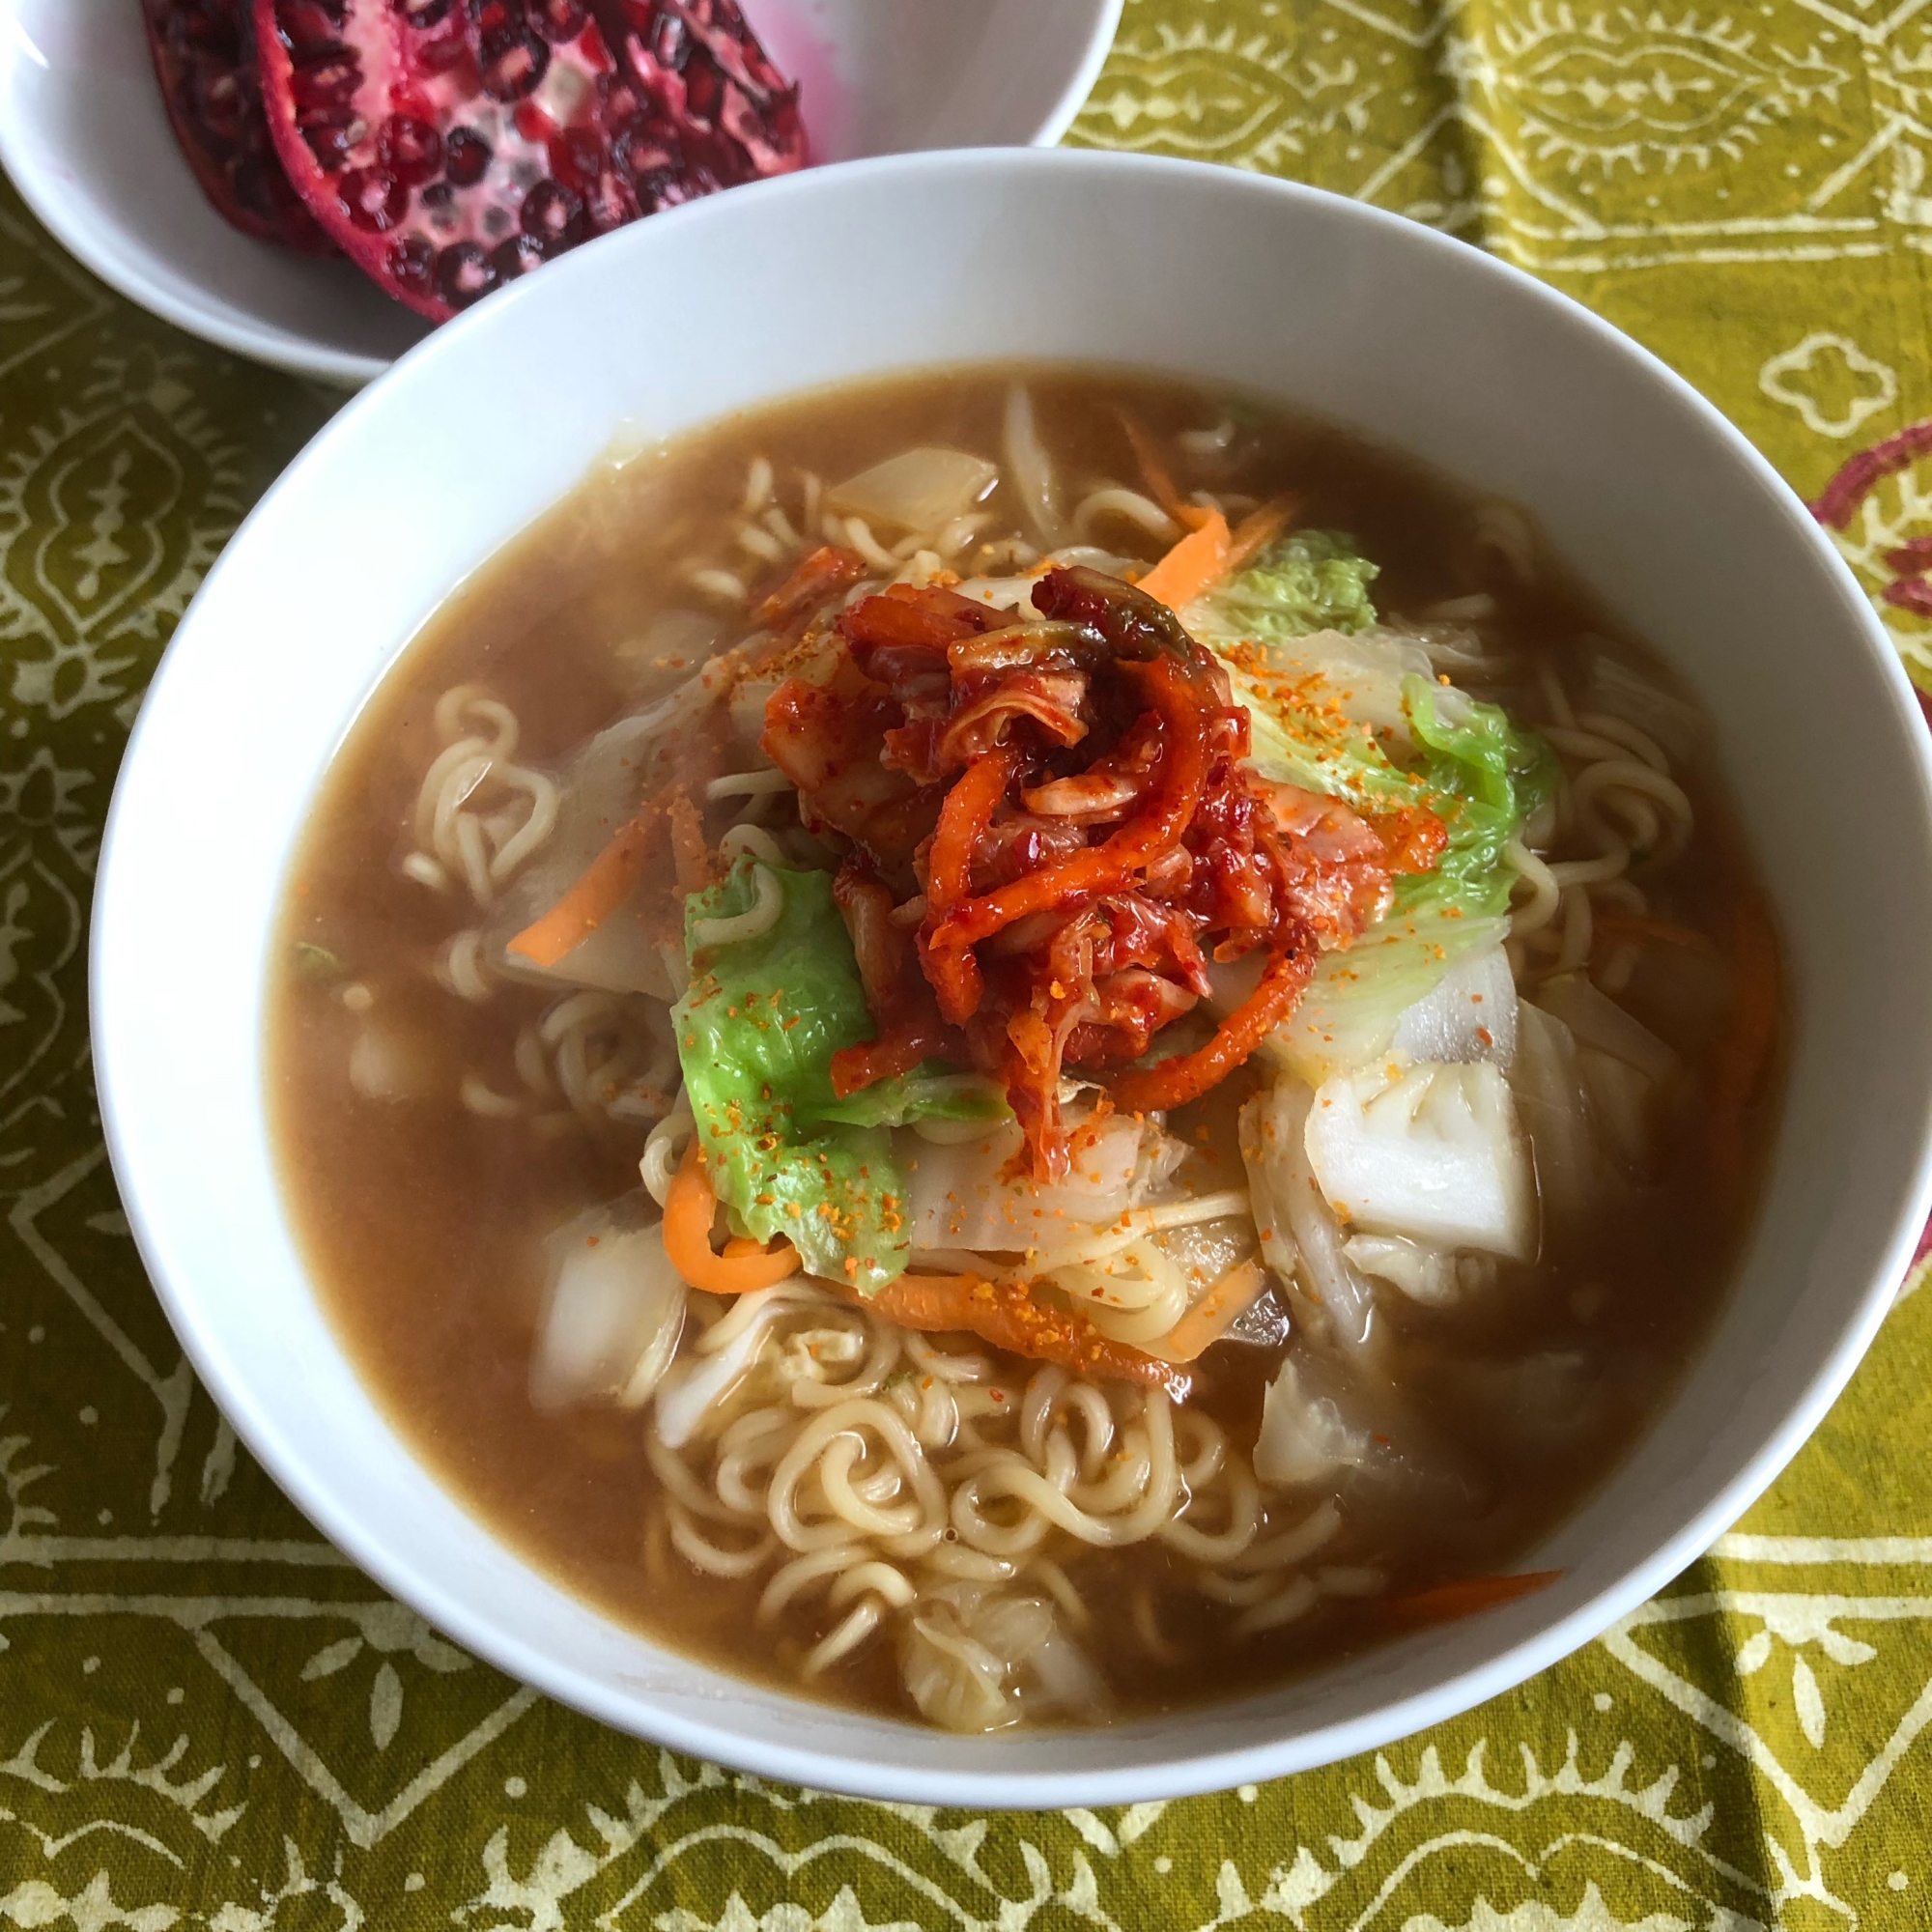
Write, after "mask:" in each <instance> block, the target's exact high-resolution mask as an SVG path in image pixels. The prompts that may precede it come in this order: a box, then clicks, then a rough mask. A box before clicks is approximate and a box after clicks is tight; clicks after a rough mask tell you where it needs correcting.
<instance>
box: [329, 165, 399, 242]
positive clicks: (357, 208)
mask: <svg viewBox="0 0 1932 1932" xmlns="http://www.w3.org/2000/svg"><path fill="white" fill-rule="evenodd" d="M335 191H336V193H337V194H338V195H339V196H340V197H341V199H342V212H343V213H345V214H346V215H348V217H349V218H350V220H351V221H353V222H354V223H355V225H356V227H357V228H359V229H361V230H362V231H363V233H364V234H367V235H386V234H387V233H388V232H389V230H390V229H392V228H393V227H394V226H395V225H396V223H397V222H399V221H400V220H401V219H402V218H403V216H404V215H406V214H407V213H409V212H410V191H409V189H408V188H406V187H405V186H404V185H402V183H401V182H399V181H398V180H397V179H396V178H395V176H394V175H392V174H390V173H389V172H388V171H387V170H386V169H384V168H351V169H350V170H349V171H348V173H346V174H345V175H344V176H343V177H342V179H341V180H340V181H338V182H337V183H336V184H335Z"/></svg>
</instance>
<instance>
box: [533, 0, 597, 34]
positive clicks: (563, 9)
mask: <svg viewBox="0 0 1932 1932" xmlns="http://www.w3.org/2000/svg"><path fill="white" fill-rule="evenodd" d="M529 10H530V24H531V26H533V27H534V28H535V29H536V30H537V32H538V33H540V34H541V35H542V36H543V37H544V39H545V40H547V41H554V42H555V43H557V44H559V45H561V44H562V43H563V42H565V41H574V40H575V39H576V38H577V37H578V35H579V34H581V33H582V31H583V28H584V23H585V22H586V21H588V19H589V18H590V10H589V9H588V8H587V7H585V6H583V5H582V0H529Z"/></svg>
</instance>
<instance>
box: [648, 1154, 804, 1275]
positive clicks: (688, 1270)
mask: <svg viewBox="0 0 1932 1932" xmlns="http://www.w3.org/2000/svg"><path fill="white" fill-rule="evenodd" d="M717 1212H718V1197H717V1196H716V1195H715V1194H714V1193H712V1191H711V1183H710V1181H708V1180H707V1179H705V1178H704V1169H703V1168H702V1167H701V1166H699V1164H698V1159H697V1143H696V1141H695V1140H694V1141H693V1142H692V1144H691V1145H690V1146H689V1147H688V1148H686V1149H685V1151H684V1161H683V1163H682V1165H681V1166H680V1167H679V1168H678V1170H677V1178H676V1179H674V1180H673V1181H672V1182H671V1184H670V1193H669V1196H668V1198H667V1199H666V1201H665V1213H664V1244H665V1253H666V1254H667V1255H668V1257H669V1258H670V1264H671V1266H672V1267H674V1268H675V1269H676V1270H677V1271H678V1273H679V1274H681V1275H682V1276H683V1277H684V1278H685V1280H686V1281H688V1282H689V1283H690V1284H691V1285H692V1287H693V1288H701V1289H703V1290H704V1291H705V1292H706V1293H709V1294H745V1293H749V1292H750V1291H751V1290H753V1289H754V1288H770V1287H772V1286H773V1285H774V1284H775V1283H777V1282H781V1281H782V1280H784V1278H785V1277H786V1276H787V1275H789V1274H796V1273H797V1272H798V1269H799V1265H800V1264H799V1258H798V1250H797V1249H796V1248H795V1247H793V1246H792V1244H791V1243H790V1242H789V1241H782V1240H781V1242H780V1243H779V1245H778V1246H777V1247H776V1248H771V1249H766V1248H761V1247H759V1246H757V1245H756V1243H755V1242H752V1241H743V1240H734V1241H727V1242H726V1243H725V1252H724V1253H723V1254H722V1255H721V1254H719V1253H717V1252H716V1250H714V1249H713V1247H712V1245H711V1222H712V1218H713V1216H715V1215H716V1213H717Z"/></svg>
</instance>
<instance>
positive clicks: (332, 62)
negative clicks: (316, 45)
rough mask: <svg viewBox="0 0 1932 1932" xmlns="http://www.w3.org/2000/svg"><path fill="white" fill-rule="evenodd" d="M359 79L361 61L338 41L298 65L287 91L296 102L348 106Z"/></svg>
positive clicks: (352, 98) (299, 103) (305, 104)
mask: <svg viewBox="0 0 1932 1932" xmlns="http://www.w3.org/2000/svg"><path fill="white" fill-rule="evenodd" d="M361 81H362V64H361V62H360V61H358V60H357V59H356V58H355V55H354V54H353V53H351V52H350V51H349V49H348V48H347V47H344V46H339V45H338V46H336V47H335V48H334V49H333V50H332V51H330V52H327V53H323V54H319V55H317V56H316V57H315V58H314V59H313V60H310V61H305V62H303V63H301V64H300V65H298V67H297V69H296V71H295V77H294V79H293V81H292V82H291V83H290V87H289V92H290V93H291V94H293V95H294V96H295V98H296V102H297V104H298V106H303V107H347V106H348V105H349V103H350V102H351V101H352V100H354V99H355V90H356V88H357V87H358V86H360V85H361Z"/></svg>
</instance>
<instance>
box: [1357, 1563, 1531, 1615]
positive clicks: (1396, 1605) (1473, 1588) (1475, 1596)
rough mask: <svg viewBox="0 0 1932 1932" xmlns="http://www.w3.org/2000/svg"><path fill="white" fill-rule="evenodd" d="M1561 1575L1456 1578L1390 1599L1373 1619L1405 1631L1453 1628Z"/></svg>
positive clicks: (1523, 1574)
mask: <svg viewBox="0 0 1932 1932" xmlns="http://www.w3.org/2000/svg"><path fill="white" fill-rule="evenodd" d="M1562 1574H1563V1573H1562V1571H1560V1570H1527V1571H1524V1572H1523V1573H1522V1574H1521V1575H1520V1576H1517V1577H1457V1578H1456V1580H1455V1581H1454V1582H1451V1583H1437V1584H1435V1586H1434V1587H1433V1588H1431V1589H1427V1590H1414V1591H1411V1592H1410V1593H1409V1595H1407V1596H1406V1597H1391V1598H1389V1599H1388V1600H1387V1601H1386V1602H1385V1603H1382V1604H1378V1605H1377V1606H1376V1615H1377V1616H1378V1617H1379V1618H1381V1619H1384V1620H1386V1621H1387V1622H1389V1623H1395V1624H1400V1625H1402V1626H1403V1628H1404V1629H1406V1630H1423V1629H1426V1628H1427V1627H1428V1626H1429V1625H1431V1624H1453V1623H1455V1622H1457V1621H1458V1620H1459V1619H1460V1618H1463V1617H1472V1616H1474V1615H1475V1614H1476V1612H1477V1611H1478V1610H1490V1609H1493V1608H1494V1607H1495V1606H1496V1605H1498V1604H1509V1603H1514V1602H1515V1601H1516V1599H1517V1598H1519V1597H1526V1596H1528V1595H1529V1593H1530V1592H1531V1591H1532V1590H1542V1589H1545V1588H1547V1587H1548V1585H1549V1584H1551V1583H1553V1582H1555V1580H1556V1579H1557V1577H1560V1576H1562Z"/></svg>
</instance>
